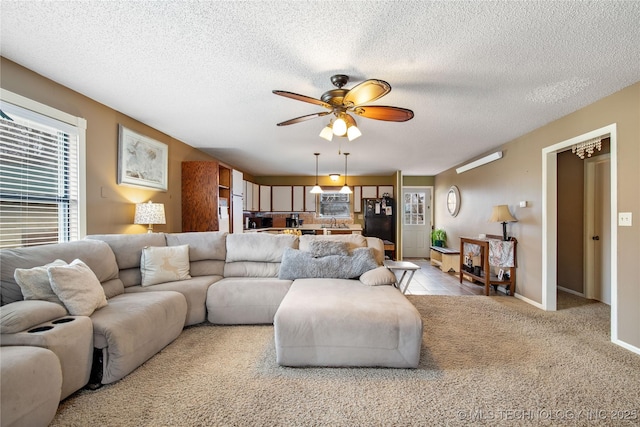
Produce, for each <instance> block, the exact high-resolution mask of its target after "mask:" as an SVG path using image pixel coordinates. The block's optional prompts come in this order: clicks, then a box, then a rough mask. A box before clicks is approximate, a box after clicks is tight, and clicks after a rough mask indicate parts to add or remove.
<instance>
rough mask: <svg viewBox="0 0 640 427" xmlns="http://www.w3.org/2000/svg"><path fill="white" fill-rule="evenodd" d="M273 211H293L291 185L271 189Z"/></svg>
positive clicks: (276, 186)
mask: <svg viewBox="0 0 640 427" xmlns="http://www.w3.org/2000/svg"><path fill="white" fill-rule="evenodd" d="M271 203H272V206H271V211H272V212H292V211H293V188H292V186H291V185H274V186H272V187H271Z"/></svg>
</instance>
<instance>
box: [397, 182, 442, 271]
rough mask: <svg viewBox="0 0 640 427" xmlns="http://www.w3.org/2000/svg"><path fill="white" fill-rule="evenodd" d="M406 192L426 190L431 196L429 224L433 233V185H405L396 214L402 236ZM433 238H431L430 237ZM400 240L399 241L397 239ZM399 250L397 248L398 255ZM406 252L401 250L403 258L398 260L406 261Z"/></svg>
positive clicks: (399, 196)
mask: <svg viewBox="0 0 640 427" xmlns="http://www.w3.org/2000/svg"><path fill="white" fill-rule="evenodd" d="M404 190H425V192H426V193H428V194H429V204H430V206H431V208H430V209H429V211H430V212H429V224H430V225H431V227H430V230H429V233H431V230H433V218H434V216H433V193H434V188H433V185H404V186H402V188H401V189H400V194H399V195H398V203H397V209H396V212H397V213H398V215H397V216H398V220H399V221H398V223H399V224H400V234H402V233H404ZM429 236H431V234H429ZM429 238H431V237H429ZM396 240H398V239H396ZM403 240H404V239H402V238H401V239H400V244H401V245H404V241H403ZM397 250H398V248H397V247H396V254H397V253H398V252H397ZM403 252H404V251H402V250H401V252H400V253H401V254H402V257H403V258H398V259H404V254H403Z"/></svg>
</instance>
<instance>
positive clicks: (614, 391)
mask: <svg viewBox="0 0 640 427" xmlns="http://www.w3.org/2000/svg"><path fill="white" fill-rule="evenodd" d="M408 298H409V299H410V301H411V302H412V303H413V304H414V305H415V306H416V307H417V308H418V310H419V312H420V314H421V315H422V318H423V321H424V337H423V346H422V354H421V359H420V367H419V368H418V369H415V370H413V369H372V368H284V367H280V366H278V365H277V364H276V362H275V348H274V340H273V327H272V326H213V325H208V324H205V325H199V326H194V327H189V328H186V329H185V330H184V332H183V333H182V334H181V335H180V336H179V337H178V339H176V341H174V342H173V343H172V344H170V345H169V346H167V347H166V348H165V349H164V350H163V351H162V352H160V353H159V354H157V355H156V356H154V357H153V358H152V359H151V360H149V361H148V362H146V363H145V364H144V365H143V366H141V367H140V368H138V369H137V370H136V371H134V372H133V373H131V374H130V375H128V376H127V377H125V378H124V379H122V380H120V381H118V382H116V383H114V384H111V385H107V386H104V387H102V388H101V389H99V390H97V391H88V390H82V391H80V392H78V393H76V394H74V395H73V396H71V397H69V398H68V399H66V400H65V401H64V402H62V403H61V404H60V407H59V409H58V413H57V415H56V418H55V419H54V421H53V424H52V425H54V426H87V425H101V426H205V425H207V426H307V425H315V426H320V425H322V426H324V425H330V426H368V425H373V426H380V425H385V426H387V425H388V426H391V425H394V426H402V425H407V426H408V425H412V426H413V425H415V426H432V425H467V424H473V425H492V426H493V425H638V424H639V423H640V421H639V420H640V356H638V355H637V354H634V353H632V352H630V351H628V350H625V349H623V348H621V347H619V346H616V345H614V344H612V343H611V342H610V337H609V320H608V319H609V316H610V312H609V307H608V306H606V305H604V304H601V303H592V302H588V301H587V300H583V299H580V298H577V297H572V296H570V295H566V294H564V296H563V297H562V298H560V299H559V307H560V308H561V309H560V310H559V311H557V312H544V311H542V310H539V309H537V308H535V307H532V306H530V305H528V304H526V303H524V302H522V301H519V300H517V299H515V298H510V297H504V296H501V297H485V296H468V297H464V296H409V297H408Z"/></svg>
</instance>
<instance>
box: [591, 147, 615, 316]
mask: <svg viewBox="0 0 640 427" xmlns="http://www.w3.org/2000/svg"><path fill="white" fill-rule="evenodd" d="M585 167H586V172H585V180H586V182H585V188H586V202H585V210H586V212H585V227H586V233H585V252H586V253H585V282H586V287H585V288H586V289H585V290H586V292H585V293H586V297H587V298H590V299H595V300H598V301H601V302H603V303H605V304H609V305H611V280H610V278H611V181H610V179H611V172H610V167H611V164H610V158H609V155H608V154H605V155H602V156H597V157H594V158H591V159H588V160H586V164H585Z"/></svg>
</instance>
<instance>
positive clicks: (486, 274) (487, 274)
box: [460, 236, 518, 296]
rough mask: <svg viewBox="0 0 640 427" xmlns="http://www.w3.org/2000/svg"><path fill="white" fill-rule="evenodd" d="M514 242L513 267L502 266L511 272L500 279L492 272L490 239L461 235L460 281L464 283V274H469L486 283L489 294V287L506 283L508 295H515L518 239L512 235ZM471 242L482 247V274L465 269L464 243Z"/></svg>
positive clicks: (499, 237) (486, 292) (485, 288)
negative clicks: (506, 276) (507, 276)
mask: <svg viewBox="0 0 640 427" xmlns="http://www.w3.org/2000/svg"><path fill="white" fill-rule="evenodd" d="M487 237H488V238H492V237H496V238H497V240H502V237H501V236H487ZM509 240H510V241H512V242H513V262H514V264H513V265H514V266H513V267H500V268H502V269H503V270H504V271H505V272H507V271H508V272H509V278H508V279H504V277H503V279H502V280H500V279H498V276H496V275H495V274H493V273H492V272H491V266H490V265H489V240H488V239H472V238H469V237H461V238H460V283H462V279H463V276H465V275H466V276H468V277H470V278H471V279H472V280H475V281H477V282H480V283H483V284H484V293H485V295H489V287H490V286H495V287H496V288H497V287H498V285H504V286H506V287H507V292H508V295H511V296H513V295H514V293H515V290H516V266H517V259H518V258H517V256H516V255H517V252H516V249H517V245H518V241H517V240H516V239H515V238H513V237H511V238H510V239H509ZM465 243H470V244H473V245H477V246H479V247H480V269H481V271H480V274H479V275H478V274H474V272H469V271H467V270H465V269H464V267H465V263H464V255H465V253H464V244H465Z"/></svg>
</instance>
